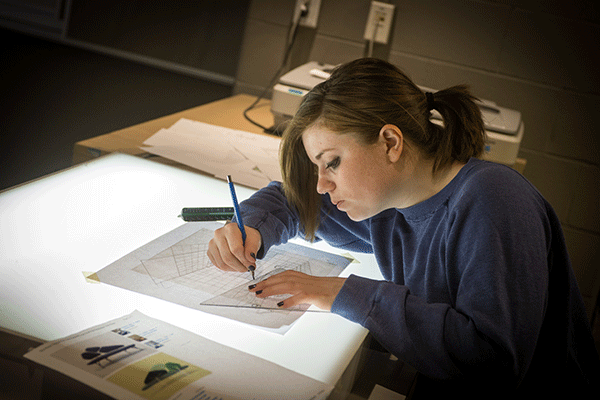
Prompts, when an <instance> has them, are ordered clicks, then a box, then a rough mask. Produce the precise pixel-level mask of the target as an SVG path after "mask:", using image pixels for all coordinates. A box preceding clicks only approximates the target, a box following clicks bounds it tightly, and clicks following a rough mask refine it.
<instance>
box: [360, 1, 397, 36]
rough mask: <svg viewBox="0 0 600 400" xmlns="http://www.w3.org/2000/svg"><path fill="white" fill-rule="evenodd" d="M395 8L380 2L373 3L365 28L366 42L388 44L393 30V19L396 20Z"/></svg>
mask: <svg viewBox="0 0 600 400" xmlns="http://www.w3.org/2000/svg"><path fill="white" fill-rule="evenodd" d="M394 8H395V6H394V5H393V4H388V3H382V2H380V1H372V2H371V10H370V11H369V17H368V18H367V26H366V27H365V40H373V41H374V42H377V43H383V44H386V43H387V42H388V39H389V36H390V31H391V29H392V19H393V18H394Z"/></svg>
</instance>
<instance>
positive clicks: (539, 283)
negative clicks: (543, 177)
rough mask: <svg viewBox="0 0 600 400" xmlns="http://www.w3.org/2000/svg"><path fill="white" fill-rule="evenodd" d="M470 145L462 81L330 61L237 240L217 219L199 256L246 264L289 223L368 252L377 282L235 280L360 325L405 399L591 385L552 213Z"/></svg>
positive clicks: (578, 303)
mask: <svg viewBox="0 0 600 400" xmlns="http://www.w3.org/2000/svg"><path fill="white" fill-rule="evenodd" d="M433 109H435V110H436V111H438V112H439V113H440V114H441V115H442V117H443V127H442V126H440V125H437V124H434V123H432V122H431V121H430V113H431V110H433ZM483 146H484V126H483V122H482V119H481V113H480V111H479V108H478V106H477V104H476V103H475V99H474V98H473V97H472V96H471V95H470V94H469V92H468V90H467V89H466V87H464V86H455V87H452V88H449V89H446V90H441V91H439V92H436V93H435V94H433V93H423V92H422V91H421V90H420V89H419V88H418V87H417V86H416V85H415V84H414V83H413V82H412V81H411V80H410V79H409V78H408V77H407V76H406V75H405V74H403V73H402V72H401V71H399V70H398V69H397V68H396V67H394V66H392V65H391V64H389V63H387V62H384V61H381V60H376V59H360V60H356V61H353V62H350V63H348V64H345V65H342V66H340V67H338V68H337V69H336V70H335V71H334V72H333V73H332V75H331V77H330V78H329V79H328V80H327V81H325V82H323V83H321V84H319V85H317V86H316V87H315V88H314V89H313V90H311V91H310V93H308V94H307V96H306V97H305V99H304V100H303V102H302V105H301V106H300V109H299V110H298V112H297V114H296V115H295V116H294V118H293V120H292V121H291V122H290V124H289V126H288V127H287V129H286V131H285V133H284V135H283V138H282V144H281V155H280V157H281V160H280V161H281V168H282V176H283V184H281V183H271V184H270V185H269V186H267V187H266V188H264V189H262V190H260V191H259V192H257V193H256V194H255V195H254V196H252V198H250V199H248V200H247V201H245V202H243V203H242V212H243V215H244V222H245V223H246V224H247V227H246V232H247V239H246V242H245V246H244V245H243V243H242V240H241V234H240V231H239V229H238V228H237V226H236V224H227V225H225V226H224V227H223V228H221V229H219V230H217V231H216V232H215V236H214V238H213V239H212V241H211V242H210V244H209V250H208V255H209V257H210V259H211V261H212V262H213V263H214V265H216V266H217V267H218V268H220V269H223V270H229V271H240V272H244V271H247V270H248V268H249V267H250V266H253V265H255V260H256V258H261V257H262V256H263V255H264V254H265V253H266V252H267V251H268V250H269V248H270V247H272V246H274V245H277V244H280V243H285V242H286V241H288V240H289V239H291V238H293V237H295V236H297V235H301V236H303V237H305V238H306V239H308V240H315V239H317V240H321V239H323V240H326V241H327V242H329V243H330V244H332V245H334V246H338V247H342V248H345V249H349V250H353V251H363V252H373V253H374V255H375V257H376V260H377V263H378V266H379V268H380V269H381V272H382V274H383V276H384V278H385V281H374V280H369V279H365V278H361V277H358V276H354V275H351V276H350V277H348V278H324V277H312V276H308V275H304V274H301V273H297V272H284V273H281V274H279V275H276V276H272V277H270V278H268V279H266V280H264V281H262V282H259V283H257V284H255V285H251V286H250V288H249V290H250V291H252V292H254V293H255V294H256V295H257V296H259V297H268V296H272V295H280V294H289V295H291V296H290V297H289V298H287V299H286V300H284V301H282V302H281V303H279V306H280V307H282V308H287V307H291V306H293V305H296V304H299V303H309V304H314V305H316V306H318V307H319V308H322V309H325V310H331V312H333V313H337V314H339V315H342V316H343V317H345V318H347V319H349V320H352V321H354V322H357V323H359V324H362V325H363V326H365V327H366V328H367V329H369V331H370V332H371V334H372V335H373V336H374V337H375V338H376V339H377V340H378V341H379V342H380V343H381V344H382V345H383V346H384V347H386V348H387V349H388V350H389V351H390V352H391V353H392V354H394V355H396V356H397V357H398V358H400V359H401V360H403V361H405V362H407V363H409V364H411V365H412V366H413V367H415V368H416V369H417V370H418V371H419V372H420V377H419V380H423V379H427V380H428V383H427V385H424V384H422V383H421V382H420V383H419V384H418V385H417V391H416V393H415V394H416V395H417V394H420V395H421V396H423V397H427V396H428V395H433V393H435V391H436V390H438V389H440V390H443V392H442V393H443V394H444V395H446V396H447V395H449V394H451V393H452V391H453V390H456V391H457V394H460V395H461V396H462V397H465V395H467V396H468V395H471V394H473V395H475V394H479V395H482V396H484V397H489V396H490V394H494V395H496V394H497V395H500V394H502V395H511V396H518V395H523V396H525V395H528V394H535V395H537V396H539V395H540V394H541V393H543V392H544V391H545V390H546V389H548V390H550V392H551V393H553V394H556V393H560V392H561V390H562V391H564V392H565V393H567V392H569V393H570V392H571V391H572V390H576V389H577V388H581V387H587V390H589V387H590V386H589V385H591V381H592V377H593V380H595V379H597V376H595V375H594V374H596V373H598V371H599V370H600V369H598V356H597V353H596V351H595V348H594V344H593V341H592V339H591V334H590V328H589V324H588V321H587V317H586V314H585V311H584V308H583V303H582V300H581V295H580V293H579V290H578V287H577V284H576V281H575V278H574V275H573V273H572V270H571V267H570V262H569V258H568V255H567V251H566V247H565V242H564V238H563V234H562V231H561V227H560V223H559V221H558V218H557V216H556V214H555V213H554V211H553V210H552V208H551V206H550V204H549V203H548V202H547V201H546V200H544V198H543V197H542V196H541V195H540V194H539V192H538V191H537V190H536V189H535V188H534V187H533V186H532V185H531V184H530V183H529V182H527V181H526V180H525V179H524V178H523V177H522V176H521V175H519V174H518V173H516V172H515V171H513V170H512V169H510V168H508V167H504V166H501V165H498V164H494V163H490V162H485V161H482V160H480V159H478V158H477V157H479V156H481V154H482V152H483ZM255 254H256V255H257V257H256V256H255ZM474 383H475V384H474ZM482 384H485V386H484V387H485V390H484V392H483V393H482V392H481V385H482ZM473 388H477V391H475V392H472V393H471V392H470V389H473Z"/></svg>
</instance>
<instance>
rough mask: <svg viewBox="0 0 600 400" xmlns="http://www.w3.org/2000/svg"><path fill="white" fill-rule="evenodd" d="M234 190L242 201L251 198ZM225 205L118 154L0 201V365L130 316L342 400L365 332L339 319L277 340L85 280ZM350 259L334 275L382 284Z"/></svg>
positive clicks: (213, 185)
mask: <svg viewBox="0 0 600 400" xmlns="http://www.w3.org/2000/svg"><path fill="white" fill-rule="evenodd" d="M236 190H237V195H238V198H239V200H240V201H242V200H243V199H246V198H248V197H249V196H250V195H251V194H252V193H253V192H254V190H253V189H248V188H245V187H242V186H237V187H236ZM230 203H231V198H230V194H229V189H228V186H227V183H226V182H225V181H221V180H217V179H214V178H212V177H209V176H206V175H203V174H200V173H196V172H192V171H188V170H183V169H180V168H177V167H173V166H169V165H164V164H161V163H156V162H152V161H149V160H145V159H142V158H139V157H135V156H131V155H126V154H120V153H112V154H110V155H107V156H103V157H100V158H97V159H95V160H93V161H90V162H87V163H83V164H80V165H77V166H75V167H72V168H70V169H67V170H64V171H61V172H58V173H55V174H52V175H49V176H46V177H43V178H41V179H38V180H34V181H31V182H29V183H26V184H23V185H20V186H16V187H14V188H11V189H8V190H5V191H3V192H0V276H1V279H0V334H1V335H2V337H1V338H0V339H2V340H0V356H3V355H4V356H7V357H9V358H10V357H13V358H18V357H22V355H23V354H24V353H25V352H27V350H28V346H32V345H36V344H40V343H43V342H45V341H51V340H55V339H58V338H61V337H65V336H68V335H70V334H73V333H76V332H79V331H82V330H84V329H87V328H89V327H92V326H95V325H98V324H100V323H103V322H106V321H109V320H112V319H114V318H118V317H121V316H123V315H126V314H129V313H131V312H133V311H134V310H139V311H140V312H142V313H144V314H146V315H148V316H150V317H153V318H156V319H159V320H163V321H165V322H168V323H171V324H173V325H176V326H179V327H181V328H183V329H187V330H189V331H191V332H193V333H196V334H198V335H201V336H204V337H206V338H208V339H210V340H213V341H215V342H218V343H221V344H224V345H227V346H230V347H232V348H235V349H238V350H241V351H244V352H247V353H250V354H252V355H255V356H258V357H261V358H263V359H265V360H268V361H271V362H274V363H276V364H278V365H281V366H283V367H286V368H288V369H291V370H293V371H296V372H299V373H301V374H304V375H306V376H309V377H311V378H314V379H317V380H319V381H322V382H325V383H330V384H333V385H336V389H335V390H334V392H333V393H332V395H331V396H330V398H343V396H344V393H345V392H347V391H349V390H350V389H351V384H352V381H353V379H354V373H355V371H356V364H357V358H358V357H357V354H358V353H359V352H358V350H359V349H360V347H361V344H362V342H363V340H364V339H365V337H366V335H367V330H366V329H364V328H362V327H361V326H359V325H357V324H354V323H352V322H350V321H347V320H345V319H343V318H342V317H340V316H337V315H334V314H330V313H324V312H310V313H306V314H304V315H303V316H302V317H301V318H300V319H299V320H298V321H296V323H295V324H294V325H292V327H291V328H290V330H289V331H288V332H287V333H286V334H285V335H279V334H276V333H273V332H268V331H266V330H263V329H261V328H259V327H255V326H251V325H246V324H243V323H240V322H237V321H233V320H229V319H226V318H223V317H219V316H216V315H212V314H208V313H204V312H202V311H198V310H194V309H190V308H187V307H184V306H180V305H177V304H174V303H170V302H167V301H164V300H160V299H157V298H153V297H149V296H146V295H143V294H139V293H135V292H132V291H128V290H124V289H121V288H118V287H114V286H111V285H106V284H98V283H90V282H89V281H87V280H86V279H85V277H84V274H85V273H88V272H96V271H99V270H100V269H102V268H104V267H105V266H107V265H109V264H110V263H112V262H114V261H116V260H118V259H119V258H121V257H123V256H124V255H126V254H128V253H130V252H131V251H133V250H135V249H137V248H139V247H141V246H143V245H144V244H146V243H148V242H150V241H152V240H154V239H155V238H157V237H159V236H161V235H163V234H165V233H167V232H169V231H171V230H173V229H174V228H176V227H178V226H180V225H182V224H184V223H185V222H184V221H182V220H181V219H180V218H178V217H177V216H178V215H179V213H180V212H181V209H182V208H183V207H190V206H191V207H213V206H229V205H230ZM295 242H296V243H300V244H302V243H305V242H302V241H295ZM313 246H314V247H316V248H318V249H321V250H325V251H329V252H332V253H337V254H340V253H344V252H343V251H340V250H338V249H334V248H331V247H329V246H327V245H326V244H323V243H318V244H315V245H313ZM352 255H353V256H354V257H355V258H356V259H357V260H358V261H359V262H358V263H352V264H350V265H349V266H348V267H347V268H346V270H345V271H344V272H343V274H342V276H347V275H349V274H350V273H355V274H359V275H363V276H367V277H371V278H375V279H381V275H380V273H379V270H378V268H377V265H376V263H375V259H374V258H373V256H372V255H368V254H360V253H353V254H352ZM257 373H260V371H257ZM349 385H350V387H348V386H349Z"/></svg>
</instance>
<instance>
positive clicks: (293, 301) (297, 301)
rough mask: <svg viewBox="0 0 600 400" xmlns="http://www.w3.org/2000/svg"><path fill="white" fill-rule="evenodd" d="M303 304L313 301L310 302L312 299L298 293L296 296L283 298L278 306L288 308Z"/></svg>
mask: <svg viewBox="0 0 600 400" xmlns="http://www.w3.org/2000/svg"><path fill="white" fill-rule="evenodd" d="M301 304H311V303H310V301H308V300H307V299H306V297H305V296H300V295H296V296H290V297H288V298H287V299H285V300H281V301H280V302H279V303H277V307H279V308H282V309H286V308H291V307H295V306H299V305H301Z"/></svg>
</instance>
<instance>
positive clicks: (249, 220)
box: [240, 182, 372, 258]
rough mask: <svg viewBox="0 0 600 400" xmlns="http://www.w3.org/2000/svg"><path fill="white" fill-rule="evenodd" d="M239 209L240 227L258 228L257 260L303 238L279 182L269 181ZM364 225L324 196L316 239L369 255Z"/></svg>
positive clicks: (369, 248) (365, 226) (365, 225)
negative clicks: (292, 240)
mask: <svg viewBox="0 0 600 400" xmlns="http://www.w3.org/2000/svg"><path fill="white" fill-rule="evenodd" d="M240 208H241V212H242V214H243V219H244V224H245V225H247V226H250V227H252V228H255V229H258V231H259V232H260V234H261V236H262V241H263V248H262V251H261V253H259V254H258V257H259V258H261V257H263V256H264V255H265V254H267V252H268V250H269V249H270V248H271V247H272V246H276V245H279V244H282V243H286V242H287V241H289V240H290V239H292V238H294V237H296V236H300V237H302V238H304V237H305V235H304V231H303V230H302V227H301V226H300V223H299V218H298V213H297V212H296V210H295V209H294V207H292V206H291V205H290V204H289V203H288V201H287V199H286V198H285V194H284V192H283V188H282V186H281V183H280V182H271V183H270V184H269V185H267V186H266V187H265V188H263V189H261V190H259V191H258V192H256V193H255V194H254V195H252V196H251V197H250V198H249V199H248V200H245V201H243V202H242V203H241V204H240ZM368 225H369V222H368V221H365V222H362V223H357V222H355V221H352V220H350V218H348V216H347V215H346V213H343V212H341V211H339V210H337V208H335V207H332V205H331V202H330V201H329V198H328V196H327V195H325V196H323V209H322V211H321V220H320V223H319V229H318V230H317V233H316V239H317V240H325V241H326V242H327V243H328V244H330V245H332V246H334V247H339V248H343V249H346V250H352V251H360V252H367V253H368V252H372V248H371V245H370V242H369V240H370V233H369V229H368Z"/></svg>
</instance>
